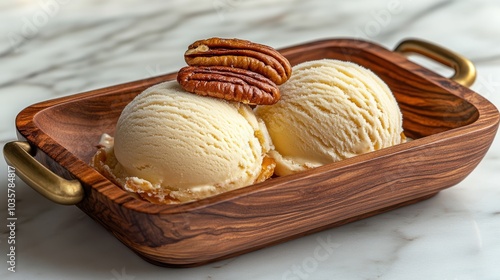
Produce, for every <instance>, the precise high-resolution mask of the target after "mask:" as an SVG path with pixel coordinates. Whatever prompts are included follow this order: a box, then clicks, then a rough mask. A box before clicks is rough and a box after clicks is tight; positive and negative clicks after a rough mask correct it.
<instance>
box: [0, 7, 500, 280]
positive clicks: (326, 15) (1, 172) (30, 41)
mask: <svg viewBox="0 0 500 280" xmlns="http://www.w3.org/2000/svg"><path fill="white" fill-rule="evenodd" d="M499 15H500V2H498V1H497V0H491V1H487V0H481V1H451V0H450V1H431V0H425V1H412V0H377V1H373V0H372V1H368V0H363V1H361V0H360V1H327V0H324V1H319V0H314V1H299V0H296V1H284V0H271V1H270V0H254V1H250V0H248V1H243V0H210V1H192V0H190V1H185V0H178V1H161V0H157V1H138V0H126V1H98V0H93V1H76V0H75V1H72V0H39V1H26V0H8V1H2V2H1V3H0V36H1V38H2V40H0V116H1V118H0V119H1V122H0V143H2V146H3V145H4V144H5V143H6V142H8V141H11V140H14V139H15V138H16V134H15V128H14V118H15V116H16V114H17V113H18V112H19V111H20V110H21V109H23V108H24V107H26V106H29V105H31V104H32V103H34V102H38V101H43V100H46V99H49V98H53V97H56V96H64V95H70V94H74V93H78V92H82V91H86V90H91V89H97V88H100V87H103V86H108V85H114V84H118V83H122V82H128V81H133V80H138V79H141V78H146V77H150V76H154V75H158V74H162V73H167V72H171V71H176V70H177V69H179V68H180V66H182V65H183V61H182V53H183V51H184V49H185V48H186V46H187V45H188V44H189V43H191V42H192V41H194V40H196V39H200V38H206V37H210V36H220V37H240V38H245V39H249V40H253V41H257V42H261V43H264V44H268V45H271V46H274V47H277V48H279V47H284V46H290V45H294V44H298V43H301V42H305V41H311V40H316V39H323V38H330V37H356V38H362V39H367V40H370V41H374V42H377V43H380V44H382V45H384V46H386V47H387V48H390V49H392V48H393V47H394V46H395V45H396V44H397V43H398V42H399V41H400V40H402V39H405V38H409V37H418V38H422V39H427V40H429V41H432V42H435V43H437V44H440V45H443V46H446V47H448V48H450V49H452V50H455V51H456V52H458V53H461V54H463V55H465V56H466V57H468V58H470V59H471V60H472V61H473V62H474V63H475V65H476V67H477V69H478V73H479V76H478V79H477V81H476V83H475V84H474V85H473V86H472V89H474V90H476V91H477V92H479V93H481V94H482V95H483V96H485V97H486V98H488V99H489V100H490V101H492V102H493V103H494V104H496V106H497V107H500V48H499V47H498V46H499V45H500V28H498V26H500V16H499ZM428 66H429V67H432V68H433V69H436V71H442V69H441V68H440V67H434V65H431V64H429V65H428ZM443 74H446V75H448V74H449V71H448V72H446V71H444V72H443ZM499 142H500V138H499V137H497V138H496V140H495V142H494V143H493V145H492V147H491V149H490V151H489V152H488V154H487V155H486V157H485V158H484V160H483V161H482V162H481V163H480V165H479V166H478V167H477V168H476V169H475V170H474V172H473V173H472V174H470V175H469V176H468V177H467V178H466V179H465V180H464V181H463V182H461V183H459V184H458V185H456V186H454V187H452V188H450V189H447V190H445V191H442V192H441V193H440V194H438V195H437V196H436V197H434V198H432V199H429V200H427V201H424V202H422V203H419V204H416V205H413V206H409V207H406V208H402V209H399V210H396V211H392V212H390V213H386V214H383V215H379V216H376V217H373V218H369V219H365V220H362V221H358V222H355V223H352V224H348V225H345V226H342V227H339V228H334V229H330V230H325V231H323V232H320V233H317V234H314V235H310V236H307V237H303V238H300V239H297V240H294V241H291V242H287V243H285V244H281V245H278V246H274V247H271V248H267V249H263V250H260V251H257V252H253V253H249V254H246V255H242V256H239V257H235V258H232V259H229V260H225V261H221V262H217V263H213V264H209V265H206V266H202V267H198V268H190V269H169V268H162V267H157V266H154V265H151V264H149V263H147V262H145V261H143V260H142V259H140V258H139V257H137V256H136V255H135V254H134V253H132V252H131V251H130V250H129V249H128V248H126V247H125V246H124V245H122V244H121V243H120V242H119V241H117V240H116V239H115V238H114V237H113V236H112V235H111V234H109V233H108V232H107V231H105V230H104V229H103V228H102V227H101V226H100V225H98V224H97V223H96V222H94V221H93V220H92V219H90V218H89V217H87V216H86V215H85V214H84V213H83V212H81V211H80V210H79V209H78V208H76V207H72V206H59V205H55V204H53V203H51V202H49V201H47V200H46V199H44V198H43V197H41V196H40V195H38V193H36V192H35V191H33V190H31V189H30V188H29V187H27V186H26V185H25V184H24V183H22V182H21V181H19V180H17V182H16V217H17V218H18V220H17V223H16V226H17V227H16V236H15V238H16V272H15V273H12V272H10V271H8V270H7V268H8V264H7V262H6V260H7V254H8V253H9V252H8V244H7V241H8V239H7V238H8V235H9V230H8V228H7V227H6V226H2V230H1V244H0V246H1V247H0V252H1V256H2V257H1V258H0V259H1V260H2V261H0V279H115V280H123V279H128V280H132V279H384V280H387V279H439V280H469V279H500V266H499V265H498V263H499V262H500V240H499V238H498V236H499V234H500V203H499V201H500V184H499V182H500V173H499V172H498V170H500V145H499ZM7 173H8V172H7V165H6V163H5V162H4V161H3V160H2V161H0V186H1V195H0V200H1V201H2V202H1V204H0V212H1V214H2V216H1V221H2V223H4V224H7V218H6V215H7V206H6V201H7V192H6V187H5V186H6V185H7V183H8V181H7ZM320 239H322V240H328V241H329V242H331V250H329V251H328V252H329V254H328V256H327V257H326V258H321V259H318V258H317V257H315V254H314V252H315V249H316V248H317V247H318V246H321V242H320V241H319V240H320Z"/></svg>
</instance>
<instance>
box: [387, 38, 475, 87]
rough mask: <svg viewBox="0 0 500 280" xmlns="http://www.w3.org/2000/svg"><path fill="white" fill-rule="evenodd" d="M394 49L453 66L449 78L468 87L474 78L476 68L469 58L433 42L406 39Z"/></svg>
mask: <svg viewBox="0 0 500 280" xmlns="http://www.w3.org/2000/svg"><path fill="white" fill-rule="evenodd" d="M394 51H396V52H399V53H402V54H410V53H417V54H421V55H423V56H425V57H427V58H430V59H433V60H435V61H437V62H439V63H441V64H443V65H445V66H448V67H451V68H453V69H454V70H455V74H454V75H453V76H452V77H451V78H450V79H452V80H454V81H456V82H457V83H459V84H461V85H463V86H466V87H469V86H471V85H472V84H473V83H474V81H475V80H476V68H475V67H474V64H473V63H472V62H471V61H470V60H469V59H467V58H465V57H463V56H462V55H459V54H457V53H455V52H453V51H450V50H448V49H446V48H443V47H441V46H438V45H435V44H433V43H429V42H426V41H422V40H417V39H407V40H404V41H402V42H401V43H399V45H398V46H397V47H396V48H395V49H394Z"/></svg>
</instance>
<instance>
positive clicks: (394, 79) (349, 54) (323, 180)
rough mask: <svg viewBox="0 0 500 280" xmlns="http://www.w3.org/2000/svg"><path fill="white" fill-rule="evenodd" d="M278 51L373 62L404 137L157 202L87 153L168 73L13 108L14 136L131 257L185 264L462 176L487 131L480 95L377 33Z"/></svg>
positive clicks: (487, 110)
mask: <svg viewBox="0 0 500 280" xmlns="http://www.w3.org/2000/svg"><path fill="white" fill-rule="evenodd" d="M281 52H282V53H283V54H284V55H285V56H286V57H287V58H288V59H289V60H290V62H291V63H292V64H297V63H299V62H302V61H307V60H312V59H320V58H336V59H342V60H349V61H353V62H356V63H358V64H360V65H363V66H365V67H367V68H369V69H371V70H373V71H374V72H375V73H377V74H378V75H379V76H380V77H381V78H382V79H383V80H384V81H385V82H386V83H387V84H388V85H389V87H390V88H391V89H392V90H393V92H394V94H395V96H396V98H397V100H398V102H399V105H400V107H401V109H402V112H403V116H404V129H405V133H406V135H407V136H408V137H411V138H413V139H414V140H413V141H410V142H407V143H404V144H401V145H397V146H393V147H390V148H386V149H383V150H379V151H376V152H371V153H367V154H363V155H360V156H357V157H354V158H350V159H347V160H344V161H341V162H337V163H332V164H328V165H325V166H322V167H319V168H316V169H313V170H309V171H306V172H302V173H300V174H295V175H290V176H285V177H280V178H272V179H270V180H267V181H265V182H263V183H259V184H255V185H252V186H249V187H245V188H241V189H238V190H234V191H230V192H227V193H223V194H220V195H217V196H214V197H210V198H207V199H203V200H200V201H196V202H191V203H186V204H181V205H157V204H153V203H149V202H146V201H143V200H140V199H138V198H136V197H134V196H133V195H131V194H129V193H127V192H125V191H124V190H122V189H121V188H119V187H117V186H116V185H114V184H113V183H111V182H110V181H109V180H107V179H106V178H105V177H103V176H102V175H101V174H99V173H98V172H97V171H95V170H94V169H92V168H91V167H90V166H89V165H88V163H89V161H90V158H91V156H92V155H93V154H94V153H95V151H96V145H97V143H98V141H99V137H100V135H101V134H102V133H109V134H113V133H114V126H115V123H116V121H117V119H118V117H119V115H120V112H121V110H122V109H123V107H124V106H125V105H126V104H127V103H128V102H130V101H131V100H132V99H133V98H134V97H135V96H136V95H137V94H139V93H140V92H141V91H143V90H144V89H146V88H147V87H149V86H152V85H154V84H156V83H159V82H162V81H166V80H172V79H175V73H173V74H168V75H164V76H159V77H154V78H149V79H145V80H141V81H136V82H132V83H127V84H122V85H117V86H113V87H109V88H104V89H99V90H94V91H90V92H86V93H81V94H77V95H73V96H69V97H63V98H59V99H54V100H49V101H46V102H42V103H39V104H35V105H33V106H30V107H28V108H26V109H25V110H23V111H22V112H20V114H19V115H18V117H17V121H16V124H17V129H18V132H19V138H20V139H26V140H27V141H28V142H29V143H30V144H31V145H32V146H33V149H32V150H35V151H36V154H35V157H36V158H37V159H38V160H39V161H41V162H43V163H44V164H46V165H47V166H49V167H50V169H52V170H53V171H54V172H56V173H57V174H60V175H61V176H64V177H66V178H73V179H77V180H79V181H80V182H81V183H82V185H83V187H84V190H85V197H84V199H83V201H81V202H80V203H79V204H78V207H80V208H81V209H82V210H83V211H85V212H86V213H87V214H88V215H89V216H91V217H92V218H94V219H95V220H96V221H98V222H99V223H101V224H102V225H103V226H104V227H105V228H106V229H108V230H109V231H110V232H111V233H112V234H113V235H115V236H116V237H117V238H118V239H119V240H120V241H122V242H123V243H124V244H125V245H127V246H128V247H130V248H131V249H132V250H134V251H135V252H136V253H137V254H139V255H140V256H141V257H143V258H144V259H146V260H148V261H150V262H153V263H156V264H160V265H166V266H195V265H200V264H204V263H207V262H211V261H215V260H219V259H223V258H227V257H231V256H235V255H238V254H241V253H245V252H249V251H252V250H256V249H259V248H263V247H266V246H269V245H272V244H276V243H280V242H284V241H287V240H290V239H293V238H296V237H299V236H302V235H304V234H309V233H311V232H315V231H318V230H322V229H325V228H328V227H332V226H338V225H341V224H344V223H347V222H351V221H355V220H359V219H362V218H365V217H368V216H371V215H375V214H378V213H381V212H384V211H388V210H391V209H394V208H397V207H401V206H403V205H407V204H410V203H414V202H417V201H419V200H422V199H427V198H428V197H430V196H432V195H434V194H436V193H437V192H439V191H440V190H443V189H445V188H448V187H451V186H453V185H455V184H457V183H458V182H460V181H461V180H462V179H464V178H465V177H466V176H467V175H468V174H469V173H470V172H471V171H472V170H473V169H474V168H475V167H476V165H477V164H478V163H479V162H480V160H481V159H482V158H483V156H484V155H485V153H486V152H487V150H488V148H489V146H490V145H491V142H492V140H493V138H494V136H495V133H496V130H497V127H498V123H499V114H498V111H497V109H496V108H495V107H494V106H493V105H492V104H491V103H489V102H488V101H487V100H486V99H484V98H483V97H481V96H480V95H479V94H477V93H475V92H473V91H471V90H470V89H468V88H466V87H463V86H461V85H459V84H458V83H456V82H454V81H452V80H450V79H447V78H444V77H441V76H439V75H437V74H435V73H433V72H431V71H429V70H427V69H425V68H423V67H421V66H419V65H417V64H415V63H413V62H411V61H409V60H408V59H407V58H406V57H404V56H403V55H400V54H398V53H395V52H392V51H389V50H387V49H385V48H383V47H380V46H378V45H376V44H372V43H369V42H364V41H358V40H350V39H334V40H325V41H318V42H311V43H306V44H303V45H299V46H295V47H290V48H286V49H283V50H281ZM90 244H91V243H90Z"/></svg>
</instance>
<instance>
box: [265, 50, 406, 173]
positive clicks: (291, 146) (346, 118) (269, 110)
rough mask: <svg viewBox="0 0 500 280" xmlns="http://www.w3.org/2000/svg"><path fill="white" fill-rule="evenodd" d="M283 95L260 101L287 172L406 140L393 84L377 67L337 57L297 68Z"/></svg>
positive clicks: (280, 165)
mask: <svg viewBox="0 0 500 280" xmlns="http://www.w3.org/2000/svg"><path fill="white" fill-rule="evenodd" d="M280 92H281V95H282V98H281V100H280V101H278V103H276V104H274V105H272V106H258V107H257V108H256V110H255V111H256V114H257V116H259V117H260V118H262V119H263V120H264V122H265V123H266V126H267V129H268V131H269V134H270V136H271V139H272V141H273V144H274V146H275V150H273V151H271V152H270V155H271V156H272V157H273V158H274V159H275V160H276V161H277V166H276V169H275V172H276V174H277V175H280V176H283V175H287V174H291V173H296V172H299V171H303V170H306V169H309V168H314V167H317V166H321V165H324V164H327V163H331V162H336V161H339V160H342V159H346V158H349V157H352V156H355V155H359V154H362V153H366V152H370V151H374V150H378V149H381V148H384V147H389V146H392V145H395V144H399V143H401V142H403V141H404V135H403V133H402V132H403V128H402V114H401V112H400V109H399V107H398V104H397V102H396V99H395V98H394V96H393V94H392V92H391V90H390V89H389V87H388V86H387V85H386V84H385V83H384V82H383V81H382V80H381V79H380V78H379V77H378V76H376V75H375V74H374V73H373V72H372V71H370V70H368V69H365V68H363V67H362V66H359V65H357V64H354V63H351V62H345V61H339V60H333V59H323V60H315V61H309V62H304V63H302V64H299V65H296V66H295V67H293V68H292V76H291V77H290V79H289V80H288V81H287V82H286V83H284V84H283V85H281V86H280Z"/></svg>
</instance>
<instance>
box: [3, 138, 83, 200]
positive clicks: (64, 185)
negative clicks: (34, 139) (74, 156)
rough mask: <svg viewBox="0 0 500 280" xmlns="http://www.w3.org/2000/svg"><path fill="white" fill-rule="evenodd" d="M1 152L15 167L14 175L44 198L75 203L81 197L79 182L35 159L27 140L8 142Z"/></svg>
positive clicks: (81, 190) (81, 189)
mask: <svg viewBox="0 0 500 280" xmlns="http://www.w3.org/2000/svg"><path fill="white" fill-rule="evenodd" d="M3 153H4V157H5V160H6V161H7V163H8V164H9V165H11V166H12V167H14V168H15V169H16V175H17V176H19V178H21V180H23V181H24V182H25V183H26V184H28V185H29V186H30V187H32V188H33V189H35V190H36V191H37V192H39V193H40V194H42V195H43V196H45V197H46V198H48V199H50V200H52V201H53V202H56V203H59V204H64V205H71V204H76V203H78V202H80V201H81V200H82V199H83V194H84V192H83V188H82V185H81V184H80V182H79V181H78V180H66V179H64V178H61V177H60V176H59V175H57V174H55V173H53V172H52V171H51V170H49V169H48V168H46V167H45V166H43V165H42V164H41V163H40V162H38V161H37V160H35V158H33V156H32V155H31V147H30V145H29V144H28V143H27V142H22V141H14V142H9V143H7V144H5V146H4V148H3Z"/></svg>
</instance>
